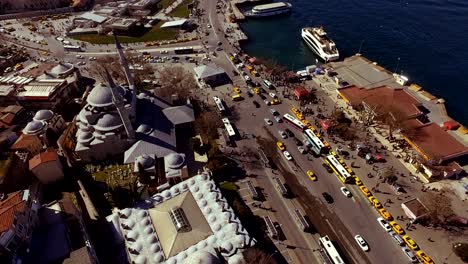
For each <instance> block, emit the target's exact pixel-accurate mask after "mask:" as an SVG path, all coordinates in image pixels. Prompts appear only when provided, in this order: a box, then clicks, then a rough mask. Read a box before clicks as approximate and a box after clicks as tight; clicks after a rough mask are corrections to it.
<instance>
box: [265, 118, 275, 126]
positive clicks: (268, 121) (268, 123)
mask: <svg viewBox="0 0 468 264" xmlns="http://www.w3.org/2000/svg"><path fill="white" fill-rule="evenodd" d="M263 120H265V123H266V124H267V125H269V126H272V125H273V122H271V120H270V119H268V118H265V119H263Z"/></svg>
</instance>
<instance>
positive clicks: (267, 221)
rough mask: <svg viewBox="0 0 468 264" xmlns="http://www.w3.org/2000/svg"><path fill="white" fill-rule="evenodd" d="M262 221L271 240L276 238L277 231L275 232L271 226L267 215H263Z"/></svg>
mask: <svg viewBox="0 0 468 264" xmlns="http://www.w3.org/2000/svg"><path fill="white" fill-rule="evenodd" d="M263 221H265V225H266V226H267V230H268V234H269V235H270V236H271V237H272V238H276V237H278V230H276V227H275V226H274V225H273V221H271V218H270V216H269V215H265V216H264V217H263Z"/></svg>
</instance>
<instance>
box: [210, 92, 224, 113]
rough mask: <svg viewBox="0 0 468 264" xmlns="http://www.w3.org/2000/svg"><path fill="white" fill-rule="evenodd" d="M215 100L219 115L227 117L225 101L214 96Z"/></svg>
mask: <svg viewBox="0 0 468 264" xmlns="http://www.w3.org/2000/svg"><path fill="white" fill-rule="evenodd" d="M213 100H214V102H215V104H216V107H217V108H218V111H219V114H220V115H225V114H226V108H225V107H224V104H223V100H221V98H219V97H218V96H213Z"/></svg>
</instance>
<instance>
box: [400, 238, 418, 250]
mask: <svg viewBox="0 0 468 264" xmlns="http://www.w3.org/2000/svg"><path fill="white" fill-rule="evenodd" d="M403 240H404V241H405V243H406V245H408V247H409V248H410V249H411V250H418V249H419V246H418V244H416V242H414V240H413V239H412V238H411V237H410V236H408V235H404V236H403Z"/></svg>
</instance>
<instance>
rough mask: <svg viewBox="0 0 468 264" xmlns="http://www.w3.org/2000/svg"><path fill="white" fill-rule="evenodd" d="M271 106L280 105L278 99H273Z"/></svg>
mask: <svg viewBox="0 0 468 264" xmlns="http://www.w3.org/2000/svg"><path fill="white" fill-rule="evenodd" d="M271 104H272V105H279V104H281V100H280V99H278V98H275V99H273V100H272V101H271Z"/></svg>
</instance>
